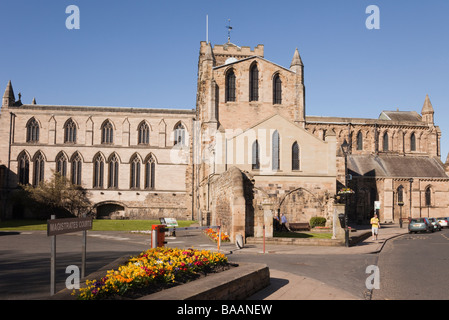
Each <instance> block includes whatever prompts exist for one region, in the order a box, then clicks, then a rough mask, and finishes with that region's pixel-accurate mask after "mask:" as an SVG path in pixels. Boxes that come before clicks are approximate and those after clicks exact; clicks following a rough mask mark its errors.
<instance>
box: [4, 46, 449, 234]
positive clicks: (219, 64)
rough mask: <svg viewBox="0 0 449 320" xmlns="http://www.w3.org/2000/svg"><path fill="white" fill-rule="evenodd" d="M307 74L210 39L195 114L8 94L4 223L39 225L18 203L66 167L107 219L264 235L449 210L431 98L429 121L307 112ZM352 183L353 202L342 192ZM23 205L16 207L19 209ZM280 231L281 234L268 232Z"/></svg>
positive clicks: (407, 115) (399, 115)
mask: <svg viewBox="0 0 449 320" xmlns="http://www.w3.org/2000/svg"><path fill="white" fill-rule="evenodd" d="M304 83H305V82H304V65H303V62H302V60H301V57H300V54H299V51H298V50H297V49H296V50H295V51H294V53H293V58H292V61H291V64H290V66H289V67H283V66H281V65H279V64H277V63H274V62H272V61H269V60H267V59H265V57H264V46H263V45H258V46H256V47H255V48H249V47H240V46H237V45H235V44H233V43H231V42H229V41H228V43H226V44H224V45H215V46H212V45H211V44H210V43H206V42H201V43H200V49H199V59H198V80H197V88H198V89H197V95H196V97H197V103H196V108H195V109H192V110H185V109H179V110H174V109H151V108H124V107H95V106H65V105H40V104H37V102H36V100H35V99H33V101H32V102H31V103H30V104H24V103H23V102H22V101H21V96H20V94H19V95H18V99H16V95H15V94H14V91H13V87H12V84H11V82H9V83H8V84H7V86H6V90H5V93H4V95H3V100H2V107H1V114H0V188H1V206H0V207H1V208H0V213H1V219H10V218H19V217H27V216H32V215H33V211H32V208H27V207H26V206H25V205H24V204H23V203H22V202H20V201H17V199H16V198H15V197H13V194H14V193H15V192H16V190H17V188H18V186H19V185H20V184H32V185H37V184H38V183H39V182H40V181H42V180H44V179H48V178H49V177H51V175H52V172H53V171H57V172H60V173H61V174H63V175H65V176H67V177H68V178H69V179H70V180H71V181H72V182H73V183H75V184H79V185H81V186H82V187H84V188H85V189H86V190H87V191H88V192H89V195H90V199H91V201H92V203H93V213H94V214H96V215H97V216H98V217H107V218H117V217H118V218H130V219H154V218H159V217H175V218H177V219H193V220H199V221H200V222H201V223H202V224H204V225H209V224H210V225H216V224H220V225H222V226H223V228H224V230H225V231H226V232H228V233H229V234H230V235H231V239H235V236H236V235H237V234H241V235H243V236H244V237H246V236H256V237H257V236H261V235H262V228H263V225H267V226H271V223H272V219H273V216H274V215H280V214H282V213H283V214H285V215H286V217H287V219H288V220H289V221H290V222H308V221H309V220H310V218H311V217H314V216H322V217H325V218H326V219H327V220H328V221H329V223H330V222H331V221H332V214H333V211H334V204H335V203H336V202H339V201H342V199H343V198H344V201H345V202H346V204H347V206H346V208H347V212H348V215H349V220H350V221H352V222H354V223H366V222H367V221H368V219H369V218H370V217H371V216H372V214H373V212H374V205H375V201H377V203H378V204H380V210H379V213H380V218H381V221H385V222H390V221H394V222H398V221H399V219H400V217H401V216H400V215H401V214H402V217H403V218H406V217H409V216H412V217H420V216H440V215H447V210H448V209H449V208H448V207H449V176H448V172H449V161H446V163H442V162H441V160H440V158H441V154H440V138H441V132H440V129H439V127H438V126H437V125H435V119H434V109H433V106H432V104H431V102H430V99H429V97H428V96H427V97H425V99H424V105H423V108H422V111H421V114H418V113H417V112H414V111H399V110H396V111H380V116H379V118H377V119H361V118H338V117H325V116H322V117H321V116H319V117H318V116H307V115H306V104H305V101H306V99H305V85H304ZM345 188H350V189H351V190H352V193H351V194H350V195H346V196H342V195H340V193H341V191H342V190H345ZM13 199H16V200H13ZM268 235H271V229H270V230H269V232H268Z"/></svg>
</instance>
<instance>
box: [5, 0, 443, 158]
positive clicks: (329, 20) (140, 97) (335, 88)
mask: <svg viewBox="0 0 449 320" xmlns="http://www.w3.org/2000/svg"><path fill="white" fill-rule="evenodd" d="M72 4H73V5H77V6H78V7H79V9H80V29H79V30H68V29H67V28H66V25H65V22H66V19H67V17H68V16H69V14H66V13H65V10H66V7H67V6H69V5H72ZM368 5H377V6H378V7H379V9H380V29H379V30H368V29H367V28H366V26H365V20H366V19H367V17H368V16H369V14H366V13H365V10H366V7H367V6H368ZM206 15H208V16H209V40H210V41H211V43H212V44H223V43H225V42H226V41H227V29H226V28H225V26H226V24H227V19H231V25H232V26H233V30H232V33H231V41H232V42H233V43H235V44H237V45H240V46H251V47H254V46H256V45H257V44H259V43H260V44H264V45H265V58H267V59H268V60H271V61H273V62H275V63H278V64H280V65H283V66H285V67H289V66H290V62H291V59H292V57H293V53H294V50H295V48H296V47H298V49H299V51H300V54H301V57H302V60H303V62H304V65H305V84H306V114H307V115H321V116H342V117H361V118H377V117H378V116H379V114H380V113H381V111H382V110H396V109H397V108H399V110H414V111H417V112H420V111H421V108H422V105H423V103H424V99H425V96H426V94H429V96H430V99H431V102H432V104H433V107H434V109H435V119H436V120H435V122H436V124H437V125H439V126H440V128H441V130H442V134H443V136H442V140H441V144H442V160H443V161H445V160H446V156H447V154H448V152H449V121H448V120H449V80H448V75H449V19H448V18H449V1H447V0H432V1H421V0H420V1H413V0H408V1H406V0H394V1H392V0H387V1H385V0H369V1H365V0H341V1H336V0H307V1H302V0H296V1H284V0H277V1H272V0H271V1H265V0H240V1H234V0H226V1H217V0H208V1H205V0H189V1H186V0H184V1H165V0H164V1H148V0H127V1H123V0H122V1H104V0H69V1H64V0H42V1H35V0H2V1H1V3H0V39H1V40H2V46H1V49H0V61H2V65H1V68H0V90H2V92H3V90H4V88H5V87H6V84H7V82H8V80H11V81H12V83H13V87H14V90H15V93H16V96H17V94H18V92H21V93H22V101H23V102H24V103H30V102H31V100H32V99H33V97H36V100H37V103H38V104H50V105H58V104H60V105H89V106H123V107H151V108H187V109H193V108H195V99H196V85H197V84H196V77H197V65H198V52H199V43H200V41H204V40H206Z"/></svg>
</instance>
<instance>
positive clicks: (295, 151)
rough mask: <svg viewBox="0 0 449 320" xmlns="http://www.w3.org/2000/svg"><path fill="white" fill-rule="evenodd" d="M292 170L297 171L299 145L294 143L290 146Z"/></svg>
mask: <svg viewBox="0 0 449 320" xmlns="http://www.w3.org/2000/svg"><path fill="white" fill-rule="evenodd" d="M292 170H299V145H298V143H297V142H296V141H295V142H294V143H293V145H292Z"/></svg>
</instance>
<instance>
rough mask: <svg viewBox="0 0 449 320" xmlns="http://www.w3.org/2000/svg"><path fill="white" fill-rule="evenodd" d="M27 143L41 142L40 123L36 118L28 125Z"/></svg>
mask: <svg viewBox="0 0 449 320" xmlns="http://www.w3.org/2000/svg"><path fill="white" fill-rule="evenodd" d="M27 142H39V123H38V122H37V120H36V119H35V118H31V119H30V120H29V121H28V123H27Z"/></svg>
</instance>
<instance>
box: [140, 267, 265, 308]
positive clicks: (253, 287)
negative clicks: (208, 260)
mask: <svg viewBox="0 0 449 320" xmlns="http://www.w3.org/2000/svg"><path fill="white" fill-rule="evenodd" d="M269 284H270V272H269V269H268V267H267V265H265V264H256V263H240V264H239V266H238V267H236V268H231V269H230V270H227V271H223V272H220V273H216V274H212V275H208V276H206V277H204V278H201V279H199V280H195V281H192V282H189V283H187V284H183V285H181V286H177V287H173V288H170V289H166V290H163V291H160V292H157V293H154V294H151V295H148V296H145V297H142V298H140V299H139V300H243V299H246V298H248V297H250V296H251V295H253V294H254V293H256V292H258V291H259V290H261V289H263V288H265V287H267V286H268V285H269Z"/></svg>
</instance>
